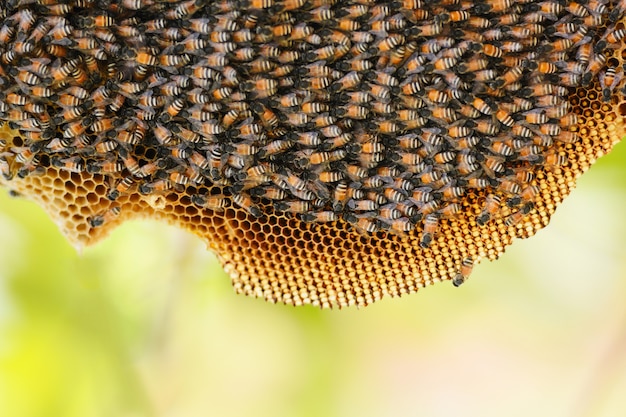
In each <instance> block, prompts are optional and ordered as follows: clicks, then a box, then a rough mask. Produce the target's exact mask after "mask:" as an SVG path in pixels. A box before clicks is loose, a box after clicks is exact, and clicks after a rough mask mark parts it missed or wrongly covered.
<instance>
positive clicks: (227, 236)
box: [0, 49, 626, 308]
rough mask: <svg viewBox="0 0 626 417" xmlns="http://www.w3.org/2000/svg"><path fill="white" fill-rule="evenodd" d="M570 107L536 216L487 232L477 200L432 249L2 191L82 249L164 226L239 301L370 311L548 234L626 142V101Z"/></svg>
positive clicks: (305, 228)
mask: <svg viewBox="0 0 626 417" xmlns="http://www.w3.org/2000/svg"><path fill="white" fill-rule="evenodd" d="M622 53H624V54H626V49H621V50H617V51H616V52H615V54H614V57H615V59H618V60H619V61H620V64H621V62H622V55H621V54H622ZM570 103H571V104H572V105H573V107H574V111H575V112H576V113H577V114H578V116H579V122H578V126H577V132H578V133H579V135H580V137H581V140H580V141H579V142H578V143H575V144H563V145H561V146H560V147H559V149H558V152H559V153H560V154H562V155H565V156H566V157H567V164H566V165H564V166H561V167H559V168H557V169H554V170H544V171H542V172H540V173H538V175H537V178H536V180H535V181H536V182H535V184H536V185H537V186H539V188H540V190H541V192H540V194H539V195H538V196H537V198H536V200H535V208H534V209H533V210H531V211H530V212H529V213H528V214H527V215H525V216H524V217H523V218H522V219H521V220H520V221H519V222H518V223H517V224H515V225H513V226H506V225H505V221H504V220H505V218H506V216H507V215H509V214H510V213H508V212H507V207H506V206H505V205H503V208H502V212H501V214H500V215H499V216H498V217H496V218H494V219H493V220H492V221H491V222H490V223H489V224H488V225H487V226H485V227H480V226H478V225H477V224H476V221H475V220H474V219H475V216H476V215H477V214H478V213H480V210H481V207H482V200H484V198H485V196H484V195H479V194H474V195H471V196H468V198H466V199H465V200H464V201H463V203H462V205H463V209H462V210H461V215H460V216H459V217H458V218H457V219H454V220H444V221H443V222H442V224H441V228H440V231H439V233H438V234H437V237H436V239H435V240H434V242H433V243H432V244H431V246H430V247H429V248H422V247H420V245H419V241H420V239H419V233H418V232H417V231H413V232H410V233H407V234H406V235H405V236H398V235H395V234H391V233H383V232H379V233H378V234H376V235H373V236H366V235H363V234H361V233H359V232H357V231H355V230H354V229H352V228H351V227H349V225H348V224H347V222H345V221H344V220H339V221H336V222H332V223H328V224H316V223H307V222H304V221H302V220H299V219H297V218H295V217H293V216H291V215H289V214H285V213H276V212H274V213H272V212H271V209H270V208H265V209H266V210H268V212H269V214H267V215H266V216H264V217H262V218H255V217H253V216H252V215H251V214H250V213H248V212H247V211H246V210H245V209H243V208H240V207H237V206H235V205H231V206H230V207H228V208H226V209H225V210H223V211H221V212H219V211H212V210H208V209H200V208H198V207H197V206H196V205H194V204H192V203H191V197H190V195H193V193H194V192H195V190H193V189H187V190H185V192H182V193H178V192H171V193H165V194H163V195H157V196H143V195H141V194H139V193H138V192H134V193H131V194H128V195H124V196H121V197H120V198H119V199H118V200H117V201H115V203H113V202H111V201H110V200H109V199H108V198H107V195H106V194H107V190H108V184H107V179H106V178H105V177H104V176H102V175H90V174H88V173H86V172H81V173H70V172H68V171H64V170H61V169H58V168H55V167H48V168H46V170H45V172H43V173H41V175H37V176H28V177H26V178H24V179H18V178H15V179H13V180H11V181H6V180H4V179H0V183H2V185H3V186H5V187H7V188H9V189H11V190H14V191H16V192H17V193H18V194H19V195H21V196H23V197H24V198H28V199H30V200H33V201H35V202H37V203H38V204H40V205H41V206H42V207H43V208H44V210H45V211H46V212H47V213H48V214H49V216H50V217H51V219H53V221H54V222H55V223H56V224H57V225H58V226H59V228H60V229H61V231H62V232H63V233H64V234H65V236H66V237H67V239H68V241H69V242H70V243H71V244H72V245H74V246H75V247H76V248H82V247H84V246H88V245H93V244H95V243H96V242H98V241H100V240H101V239H103V238H105V237H106V236H107V235H108V234H109V233H111V231H112V230H113V229H114V228H115V227H117V226H118V225H120V224H121V223H123V222H125V221H127V220H131V219H136V218H151V219H157V220H162V221H164V222H166V223H168V224H172V225H175V226H178V227H180V228H183V229H185V230H189V231H190V232H192V233H193V234H195V235H197V236H198V237H200V238H201V239H202V240H203V241H205V242H207V246H208V248H210V249H211V250H213V251H214V252H215V253H216V254H217V256H218V258H219V260H220V262H221V264H222V265H223V267H224V270H225V271H226V272H227V273H228V274H229V275H230V277H231V278H232V281H233V286H234V288H235V291H236V292H237V293H241V294H246V295H249V296H253V297H262V298H265V299H266V300H268V301H271V302H280V303H285V304H293V305H302V304H312V305H316V306H320V307H324V308H328V307H345V306H351V305H357V306H365V305H368V304H371V303H372V302H374V301H377V300H380V299H381V298H383V297H386V296H392V297H397V296H402V295H405V294H411V293H414V292H416V291H417V290H419V289H420V288H423V287H426V286H428V285H432V284H433V283H436V282H440V281H445V280H452V279H454V277H455V276H456V275H457V273H458V271H459V270H460V269H461V264H462V261H463V259H465V258H471V259H472V260H473V261H474V263H478V262H480V261H481V260H482V259H485V258H486V259H489V260H495V259H497V258H498V257H499V256H500V255H501V254H502V253H503V252H504V250H505V248H506V247H507V246H508V245H510V244H511V243H513V241H514V239H515V238H527V237H530V236H532V235H534V234H535V233H536V232H537V231H538V230H540V229H541V228H543V227H545V226H547V225H548V222H549V221H550V217H551V216H552V214H553V213H554V211H555V210H556V207H557V206H558V205H559V204H560V203H561V201H563V199H564V198H565V197H566V196H567V195H568V194H569V193H570V192H571V191H572V189H573V188H574V187H575V184H576V179H577V178H578V177H579V176H580V175H581V174H582V173H584V172H585V171H586V170H587V169H589V167H590V166H591V165H592V164H593V163H594V162H595V161H596V160H597V159H598V158H599V157H601V156H602V155H605V154H607V153H608V152H610V151H611V149H612V148H613V146H614V145H615V144H616V143H617V142H619V141H620V140H621V138H622V137H623V136H624V135H625V134H626V130H625V125H624V122H625V117H626V100H625V99H624V97H623V96H620V97H614V98H613V99H612V100H611V102H609V103H606V102H604V101H603V100H602V99H601V88H600V86H599V84H598V83H597V82H596V83H593V84H592V85H591V87H589V88H585V89H583V88H580V89H578V90H576V91H575V92H573V93H572V94H571V95H570ZM0 135H1V136H0V137H2V138H3V139H4V140H6V141H7V142H8V143H10V144H16V142H18V143H17V144H19V142H20V141H21V138H20V137H19V136H16V135H15V134H14V132H11V131H10V130H8V129H7V128H4V129H3V130H2V131H1V132H0ZM207 192H208V193H209V194H213V193H215V194H218V193H220V192H221V190H219V189H216V188H214V189H210V190H207ZM114 206H119V207H121V208H122V210H121V211H120V214H119V215H118V216H111V218H109V219H107V222H106V223H105V224H103V225H102V227H97V228H91V227H89V220H90V219H92V218H93V217H94V216H97V215H99V214H100V213H109V212H111V210H112V208H113V207H114Z"/></svg>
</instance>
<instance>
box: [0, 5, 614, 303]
mask: <svg viewBox="0 0 626 417" xmlns="http://www.w3.org/2000/svg"><path fill="white" fill-rule="evenodd" d="M625 15H626V1H623V0H620V1H614V2H611V1H605V0H578V1H569V0H544V1H532V0H526V1H513V0H478V1H462V0H441V1H436V0H435V1H425V0H397V1H373V0H357V1H335V0H218V1H210V0H187V1H175V0H173V1H172V0H168V1H163V0H97V1H96V0H71V1H56V0H9V1H7V2H6V6H5V7H2V8H1V10H0V123H4V124H5V125H6V126H5V127H6V128H8V129H10V130H12V131H14V132H17V135H15V136H14V137H13V139H12V140H11V141H10V143H9V142H8V141H4V143H2V142H0V169H1V173H2V175H3V180H4V182H6V183H10V182H11V181H12V180H13V181H19V180H27V179H28V178H31V177H37V176H38V175H45V173H46V172H48V171H50V170H60V171H65V172H66V173H68V174H69V175H72V174H73V175H78V176H96V177H98V178H102V181H103V184H105V188H106V189H105V195H106V198H107V199H108V200H109V201H110V205H109V207H108V208H107V209H106V210H103V211H100V212H97V213H93V215H91V216H89V217H88V219H87V227H88V228H89V229H90V230H91V229H98V228H101V227H103V226H104V225H106V224H107V223H110V222H115V221H116V219H118V218H119V216H120V215H123V208H122V206H123V204H122V203H121V202H123V201H126V199H128V198H129V197H130V196H132V195H135V194H139V195H141V196H145V197H147V198H156V197H158V196H167V195H171V194H177V195H183V194H184V195H185V196H186V198H187V201H188V202H189V203H190V204H191V205H192V206H194V207H195V208H196V210H200V211H204V212H214V213H220V212H224V211H225V210H228V209H230V208H237V209H243V210H244V211H245V212H246V213H247V216H249V217H250V218H251V219H257V220H258V221H259V222H262V219H264V218H265V217H266V216H269V215H273V214H275V213H279V214H280V213H286V214H287V218H291V219H293V220H294V221H300V222H303V223H306V224H309V223H310V224H311V227H318V228H320V227H330V226H331V225H334V224H344V225H347V227H348V230H354V231H356V232H357V233H358V235H360V236H361V237H362V238H363V239H370V238H371V237H372V236H378V237H380V236H383V237H384V236H387V237H389V238H390V239H394V240H398V241H403V240H406V239H409V240H412V239H416V240H417V242H418V245H419V247H421V248H422V249H428V248H430V247H431V245H432V243H433V242H435V241H437V240H438V238H439V236H440V235H439V234H440V230H441V227H442V225H445V224H447V223H448V222H449V221H453V220H454V219H457V218H459V217H460V216H466V217H468V218H469V219H470V221H471V222H473V223H474V224H477V225H479V226H482V227H483V228H484V227H488V226H489V225H490V224H493V222H494V220H495V219H500V218H502V222H503V223H504V225H505V226H506V227H515V226H516V225H518V224H519V223H520V222H521V221H522V220H523V219H524V218H525V217H527V215H529V213H531V212H533V210H535V209H536V207H535V205H536V203H537V200H538V196H539V195H540V193H541V190H540V186H539V185H538V182H537V177H538V176H541V175H544V173H546V172H556V171H559V170H560V169H561V168H562V167H564V166H566V165H568V163H569V161H568V158H567V156H566V154H565V153H564V152H562V149H564V147H572V146H575V145H576V144H577V143H578V142H579V141H580V139H581V138H580V132H579V124H580V123H579V122H580V117H581V114H580V112H579V111H576V109H575V108H574V107H573V103H572V101H571V99H570V98H571V96H572V94H575V92H576V91H577V89H584V88H588V87H590V86H592V85H593V86H595V85H599V86H600V89H601V93H600V100H601V101H604V102H606V103H611V101H612V100H614V99H615V97H616V95H623V94H624V91H623V87H622V79H623V71H624V69H623V67H622V65H621V60H620V59H616V58H614V57H613V55H612V54H613V53H614V52H615V51H616V50H617V49H619V48H622V40H623V39H624V37H625V35H626V29H625V28H624V25H623V23H622V20H623V18H624V16H625ZM81 178H82V177H81ZM468 200H473V201H474V200H476V201H479V203H478V204H479V205H478V209H477V210H476V211H475V212H473V213H469V214H468V213H467V212H466V210H465V207H466V205H467V204H466V202H467V201H468ZM341 227H343V226H341ZM477 258H478V256H469V257H462V256H461V255H460V254H456V255H455V257H454V259H455V265H456V266H455V269H456V273H455V274H453V278H454V279H453V283H454V284H455V285H460V284H461V283H462V282H463V281H464V280H465V279H466V278H467V276H468V275H469V273H470V271H471V267H472V265H473V264H474V262H475V261H476V260H477ZM330 304H333V303H330Z"/></svg>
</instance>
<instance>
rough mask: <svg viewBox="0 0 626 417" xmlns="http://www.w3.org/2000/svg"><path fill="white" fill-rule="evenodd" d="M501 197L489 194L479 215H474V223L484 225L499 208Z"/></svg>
mask: <svg viewBox="0 0 626 417" xmlns="http://www.w3.org/2000/svg"><path fill="white" fill-rule="evenodd" d="M501 201H502V199H501V198H500V197H499V196H497V195H495V194H489V195H488V196H487V199H486V200H485V205H484V208H483V210H482V211H481V213H480V215H479V216H478V217H476V223H478V225H479V226H484V225H486V224H487V222H488V221H489V220H490V219H491V217H492V216H493V215H494V214H496V213H497V212H498V210H500V202H501Z"/></svg>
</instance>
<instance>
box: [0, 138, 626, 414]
mask: <svg viewBox="0 0 626 417" xmlns="http://www.w3.org/2000/svg"><path fill="white" fill-rule="evenodd" d="M625 179H626V146H625V145H624V144H622V145H619V146H617V147H616V149H615V151H614V152H613V153H612V154H610V155H609V156H606V157H604V158H602V159H601V160H600V161H599V162H598V163H597V164H596V165H595V166H594V167H593V168H592V169H591V170H590V172H588V173H587V174H586V175H584V176H583V177H582V178H581V179H580V181H579V185H578V188H577V189H576V190H575V191H574V192H573V194H572V195H571V196H570V197H569V198H568V199H567V200H566V201H565V203H564V204H563V205H562V206H561V207H560V209H559V210H558V211H557V213H556V215H555V216H554V217H553V220H552V223H551V224H550V226H549V227H547V228H546V229H544V230H542V231H540V232H539V233H538V234H537V235H536V236H535V237H534V238H531V239H529V240H525V241H518V242H516V243H515V244H514V245H513V246H511V247H510V248H509V249H508V250H507V253H506V254H505V255H504V256H502V258H501V259H500V260H499V261H497V262H493V263H490V262H483V263H482V264H481V265H479V266H477V267H476V268H475V269H474V274H473V275H472V277H471V279H470V280H469V281H468V282H467V283H466V284H464V285H463V286H461V287H460V288H454V287H453V286H452V285H451V284H450V283H449V282H445V283H440V284H437V285H435V286H433V287H430V288H427V289H425V290H423V291H421V292H420V293H418V294H414V295H410V296H406V297H404V298H402V299H385V300H383V301H381V302H378V303H376V304H374V305H372V306H370V307H367V308H365V309H356V308H350V309H345V310H341V311H322V310H319V309H317V308H313V307H299V308H294V307H287V306H282V305H272V304H269V303H266V302H265V301H262V300H255V299H251V298H247V297H243V296H238V295H235V294H234V293H233V291H232V290H231V287H230V282H229V279H228V277H227V276H226V275H225V274H224V272H223V271H222V270H221V268H220V266H219V264H218V262H217V261H216V259H215V258H214V256H213V255H212V254H211V253H209V252H207V251H206V250H205V247H204V245H203V243H202V242H200V241H199V240H198V239H196V238H195V237H194V236H191V235H189V234H187V233H185V232H183V231H180V230H177V229H174V228H172V227H169V226H165V225H162V224H158V223H154V222H134V223H133V222H131V223H126V224H125V225H124V226H122V227H120V228H118V229H117V230H116V231H115V232H114V233H113V235H112V236H111V237H110V238H109V239H108V240H106V241H105V242H103V243H101V244H99V245H98V246H96V247H94V248H89V249H86V250H85V251H84V253H82V254H81V255H79V254H77V253H76V252H75V251H74V250H73V249H72V248H71V247H70V246H69V245H68V244H67V243H66V242H65V240H64V239H63V237H62V236H61V234H60V233H59V231H58V229H57V228H56V226H55V225H54V224H53V223H52V222H51V221H50V220H49V219H48V218H47V216H46V215H45V214H44V213H43V212H42V210H41V209H40V208H39V207H38V206H36V205H34V204H33V203H30V202H28V201H24V200H22V199H19V198H12V197H10V196H9V195H8V193H7V192H6V190H1V192H0V416H3V417H48V416H50V417H100V416H102V417H104V416H106V417H144V416H155V417H196V416H220V417H221V416H225V417H230V416H272V417H280V416H319V415H323V416H325V417H333V416H360V417H368V416H391V415H403V416H460V415H463V416H480V417H489V416H498V417H499V416H502V415H506V416H511V417H512V416H525V417H526V416H529V415H538V416H552V417H561V416H563V417H565V416H567V417H570V416H572V417H586V416H594V417H604V416H607V417H608V416H616V417H617V416H620V417H621V416H623V415H624V410H626V395H625V393H626V216H624V212H625V210H624V208H625V207H626V181H625Z"/></svg>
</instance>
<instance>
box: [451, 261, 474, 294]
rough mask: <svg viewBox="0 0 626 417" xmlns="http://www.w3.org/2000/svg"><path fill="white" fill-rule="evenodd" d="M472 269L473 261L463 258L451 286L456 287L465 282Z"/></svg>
mask: <svg viewBox="0 0 626 417" xmlns="http://www.w3.org/2000/svg"><path fill="white" fill-rule="evenodd" d="M473 268H474V261H473V260H472V258H463V261H461V269H460V270H459V273H458V274H456V275H455V276H454V278H453V279H452V285H454V286H455V287H458V286H459V285H461V284H463V283H464V282H465V281H467V279H468V278H469V276H470V275H471V273H472V269H473Z"/></svg>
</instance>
